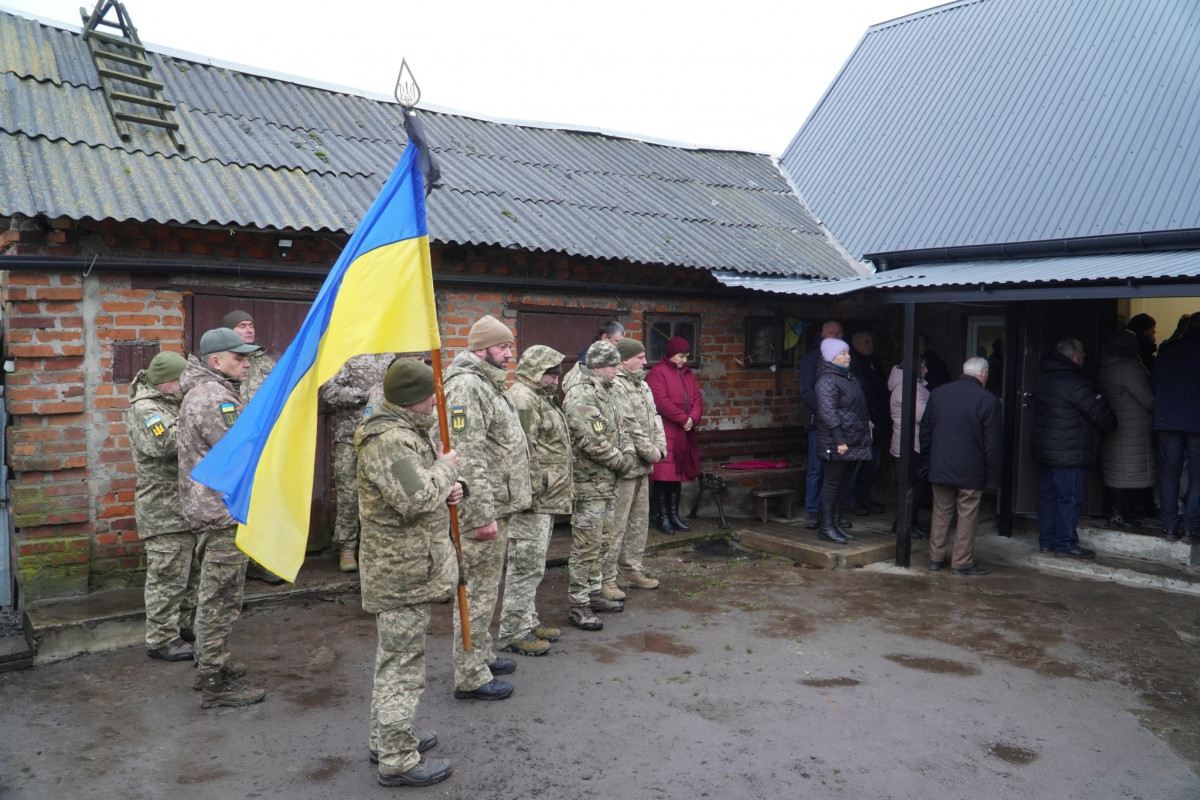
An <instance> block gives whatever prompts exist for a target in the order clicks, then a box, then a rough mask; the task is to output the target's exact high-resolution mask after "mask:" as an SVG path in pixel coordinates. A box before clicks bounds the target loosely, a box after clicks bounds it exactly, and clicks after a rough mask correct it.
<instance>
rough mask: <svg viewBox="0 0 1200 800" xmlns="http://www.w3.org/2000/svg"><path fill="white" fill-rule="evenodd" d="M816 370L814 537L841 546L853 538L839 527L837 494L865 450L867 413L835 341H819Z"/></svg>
mask: <svg viewBox="0 0 1200 800" xmlns="http://www.w3.org/2000/svg"><path fill="white" fill-rule="evenodd" d="M821 359H822V360H821V363H820V365H818V367H817V382H816V386H815V388H814V391H815V393H816V395H817V457H818V458H820V459H821V460H822V461H824V462H825V465H824V475H823V477H822V480H821V508H820V525H819V530H818V532H817V538H818V539H824V540H825V541H828V542H836V543H838V544H845V543H846V542H848V541H850V540H851V539H853V538H854V536H853V535H851V534H850V533H848V532H847V531H846V529H845V528H843V527H842V525H841V502H842V494H843V493H844V492H845V490H846V486H847V485H848V484H849V483H850V479H851V478H852V477H853V476H854V468H855V466H856V465H857V462H859V461H867V460H868V459H870V458H871V456H872V451H871V412H870V411H869V410H868V408H867V397H866V395H865V394H864V393H863V389H862V384H861V383H860V382H859V380H858V378H856V377H855V376H854V375H853V374H851V372H850V346H849V345H848V344H846V343H845V342H843V341H842V340H841V339H826V340H824V341H823V342H821Z"/></svg>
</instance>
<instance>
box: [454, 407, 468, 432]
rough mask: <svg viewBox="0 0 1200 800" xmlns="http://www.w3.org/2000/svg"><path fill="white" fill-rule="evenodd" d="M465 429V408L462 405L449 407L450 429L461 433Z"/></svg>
mask: <svg viewBox="0 0 1200 800" xmlns="http://www.w3.org/2000/svg"><path fill="white" fill-rule="evenodd" d="M466 429H467V409H466V408H464V407H463V406H452V407H451V408H450V430H452V431H458V432H459V433H462V432H463V431H465V430H466Z"/></svg>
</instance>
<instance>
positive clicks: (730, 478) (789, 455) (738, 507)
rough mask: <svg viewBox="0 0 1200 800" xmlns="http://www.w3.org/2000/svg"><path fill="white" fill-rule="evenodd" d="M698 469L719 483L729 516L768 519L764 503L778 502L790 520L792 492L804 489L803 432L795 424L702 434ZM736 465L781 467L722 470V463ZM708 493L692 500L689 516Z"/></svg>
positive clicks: (805, 441) (805, 451)
mask: <svg viewBox="0 0 1200 800" xmlns="http://www.w3.org/2000/svg"><path fill="white" fill-rule="evenodd" d="M699 441H700V469H701V472H702V473H704V474H705V475H710V476H713V478H715V479H717V480H720V481H723V482H724V483H725V485H726V487H727V493H726V496H725V499H724V503H725V508H726V510H727V511H737V512H741V513H740V514H739V513H734V514H732V516H754V517H756V518H758V519H760V520H762V521H764V522H766V521H767V519H768V513H767V512H768V504H769V502H770V501H771V500H772V499H775V498H779V504H780V506H781V509H780V510H781V511H783V513H784V517H785V518H786V519H790V518H791V505H792V502H791V501H792V497H793V495H794V493H795V492H796V491H797V490H799V489H800V487H801V486H802V485H803V481H804V474H805V472H806V470H807V456H808V432H807V430H806V429H805V428H804V427H803V426H800V425H795V426H783V427H778V428H739V429H737V430H701V431H700V433H699ZM737 461H782V462H787V465H788V466H787V467H786V468H783V469H726V468H725V467H723V466H722V465H723V464H729V463H733V462H737ZM711 494H712V492H710V491H701V492H700V495H699V496H697V497H696V498H694V500H693V505H692V513H691V516H695V515H696V512H697V511H698V510H699V508H700V507H701V506H702V505H704V504H705V503H706V502H710V503H711V501H712V497H711Z"/></svg>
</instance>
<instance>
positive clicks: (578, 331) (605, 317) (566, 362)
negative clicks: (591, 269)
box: [517, 309, 621, 375]
mask: <svg viewBox="0 0 1200 800" xmlns="http://www.w3.org/2000/svg"><path fill="white" fill-rule="evenodd" d="M613 319H615V320H618V321H620V319H621V318H620V315H619V314H617V313H615V312H611V311H607V312H606V311H597V310H595V309H580V310H579V313H567V312H542V311H520V312H518V313H517V345H518V349H519V350H524V349H525V348H526V347H530V346H532V345H535V344H544V345H546V346H547V347H553V348H554V349H555V350H557V351H558V352H560V353H562V354H563V355H565V356H566V358H564V359H563V367H562V369H563V374H564V375H565V374H566V373H567V372H568V371H569V370H570V369H571V367H573V366H575V362H576V361H578V360H579V354H580V353H581V352H583V351H585V350H587V347H588V345H590V344H591V343H592V339H594V338H595V336H596V331H598V330H600V326H601V325H603V324H604V323H605V322H608V321H609V320H613Z"/></svg>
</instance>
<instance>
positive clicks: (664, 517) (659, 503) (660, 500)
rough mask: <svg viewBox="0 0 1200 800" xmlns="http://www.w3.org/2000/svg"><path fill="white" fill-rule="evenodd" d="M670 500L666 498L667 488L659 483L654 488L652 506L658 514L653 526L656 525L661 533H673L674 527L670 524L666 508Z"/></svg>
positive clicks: (669, 514)
mask: <svg viewBox="0 0 1200 800" xmlns="http://www.w3.org/2000/svg"><path fill="white" fill-rule="evenodd" d="M670 499H671V498H670V497H668V496H667V487H666V485H665V484H662V483H660V484H658V485H657V486H655V487H654V506H655V509H656V510H657V512H658V514H657V520H656V522H655V524H656V525H658V529H659V530H660V531H662V532H663V533H674V532H675V526H674V525H672V524H671V512H670V511H669V510H668V508H667V505H668V503H669V502H670Z"/></svg>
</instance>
